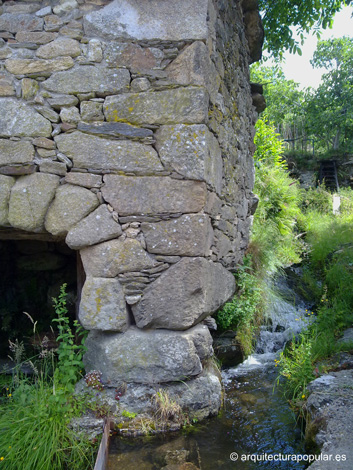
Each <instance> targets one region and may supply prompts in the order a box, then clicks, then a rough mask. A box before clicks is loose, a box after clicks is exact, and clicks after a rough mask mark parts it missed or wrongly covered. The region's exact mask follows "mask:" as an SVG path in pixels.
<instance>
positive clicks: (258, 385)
mask: <svg viewBox="0 0 353 470" xmlns="http://www.w3.org/2000/svg"><path fill="white" fill-rule="evenodd" d="M276 286H277V288H278V290H279V291H280V292H281V294H282V295H284V296H285V298H286V299H289V298H292V300H291V301H290V302H288V301H285V300H282V299H280V298H277V297H274V298H273V299H272V300H271V301H270V302H269V307H268V318H269V320H268V322H267V325H264V326H263V327H261V331H260V335H259V337H258V340H257V345H256V351H255V353H254V354H253V355H251V356H250V357H248V358H247V359H246V360H245V361H244V362H243V363H241V364H240V365H238V366H237V367H232V368H228V369H225V370H223V371H222V376H223V383H224V388H225V402H224V409H223V411H222V413H221V414H220V416H218V417H216V418H212V419H209V420H205V421H203V422H201V423H200V424H197V425H196V426H194V427H193V429H192V431H191V432H189V433H188V434H186V433H175V434H172V435H160V436H153V437H147V438H141V439H133V440H131V439H127V438H122V437H113V438H112V440H111V444H110V456H109V465H108V469H109V470H118V469H122V468H123V469H124V470H136V469H139V470H160V469H164V467H165V470H177V469H180V470H196V469H202V470H214V469H222V470H223V469H225V470H228V469H239V470H240V469H244V470H250V469H251V470H252V469H281V470H282V469H288V470H296V469H304V468H306V464H305V463H304V462H295V461H271V460H267V461H254V460H255V459H256V458H257V459H260V458H261V455H262V454H265V453H267V454H272V455H275V454H279V453H281V454H283V455H289V454H291V455H293V454H296V455H298V454H305V450H304V446H303V440H302V435H301V431H300V429H299V427H298V425H297V423H296V418H295V416H294V414H293V413H292V412H291V410H290V408H289V406H288V403H287V402H286V400H285V399H284V398H283V397H282V396H281V394H280V392H279V390H278V389H277V388H276V387H274V384H275V381H276V377H277V370H276V367H275V359H276V358H278V356H279V353H280V351H281V350H282V348H283V347H284V346H285V344H286V342H287V341H288V340H290V339H291V338H292V337H293V335H296V334H298V333H299V332H300V331H301V329H303V327H304V326H305V325H306V324H307V322H308V321H312V316H311V315H310V309H309V306H308V305H305V304H304V303H303V302H302V301H301V300H300V299H298V298H296V296H295V294H294V293H293V291H291V290H290V288H289V287H288V285H287V283H286V281H285V279H284V278H281V279H280V280H279V281H277V282H276ZM232 453H233V455H232V456H233V459H234V460H235V458H236V456H235V454H234V453H236V454H237V456H238V458H237V460H236V461H232V459H231V457H230V455H231V454H232ZM255 454H257V457H256V455H255ZM248 455H249V457H247V456H248ZM250 455H252V456H251V457H250ZM245 459H248V460H246V461H245Z"/></svg>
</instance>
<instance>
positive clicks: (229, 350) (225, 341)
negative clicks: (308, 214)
mask: <svg viewBox="0 0 353 470" xmlns="http://www.w3.org/2000/svg"><path fill="white" fill-rule="evenodd" d="M235 337H236V331H230V332H225V333H222V334H220V335H215V336H214V338H213V348H214V352H215V356H216V357H217V359H218V360H219V361H220V362H221V364H222V366H223V367H234V366H237V365H238V364H240V363H241V362H243V360H244V354H243V353H242V350H241V347H240V344H239V343H238V341H237V340H236V339H235Z"/></svg>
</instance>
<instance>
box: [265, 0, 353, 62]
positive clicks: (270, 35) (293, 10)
mask: <svg viewBox="0 0 353 470" xmlns="http://www.w3.org/2000/svg"><path fill="white" fill-rule="evenodd" d="M350 3H351V1H350V0H347V1H342V0H306V1H305V2H293V1H291V0H277V1H276V2H273V1H270V0H260V1H259V7H260V12H261V16H262V21H263V25H264V29H265V48H266V49H267V50H268V51H269V52H270V53H271V54H272V55H273V56H274V57H277V58H278V57H281V55H282V53H283V51H284V50H286V49H288V50H289V51H290V52H292V53H298V54H299V55H301V50H300V48H299V43H298V41H297V40H296V39H295V38H294V37H293V31H292V28H295V30H296V32H297V33H298V34H299V35H300V40H301V43H303V41H304V35H306V34H309V33H311V32H313V31H314V32H315V33H316V34H317V35H319V30H320V29H326V28H329V27H331V26H332V20H333V16H334V15H335V13H337V12H338V11H340V10H341V8H342V7H343V6H344V5H349V4H350Z"/></svg>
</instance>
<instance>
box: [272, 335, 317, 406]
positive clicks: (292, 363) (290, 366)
mask: <svg viewBox="0 0 353 470" xmlns="http://www.w3.org/2000/svg"><path fill="white" fill-rule="evenodd" d="M276 366H279V368H280V373H279V375H278V379H277V384H279V382H280V378H281V377H284V378H285V381H284V382H283V383H282V386H283V389H284V394H285V396H286V397H287V398H288V399H290V400H297V399H299V398H300V397H303V398H305V393H306V387H307V385H308V383H309V382H310V381H311V380H313V379H314V378H315V375H314V373H313V370H314V367H313V358H312V339H311V338H310V336H309V335H308V334H305V333H302V334H300V336H299V339H298V341H296V340H295V338H293V340H292V342H291V344H290V345H289V347H288V348H287V350H286V352H281V354H280V359H279V360H278V361H276ZM303 395H304V396H303Z"/></svg>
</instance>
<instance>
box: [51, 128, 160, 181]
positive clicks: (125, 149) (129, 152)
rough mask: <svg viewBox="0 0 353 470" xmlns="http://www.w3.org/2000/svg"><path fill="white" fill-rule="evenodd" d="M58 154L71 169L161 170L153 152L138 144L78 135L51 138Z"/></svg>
mask: <svg viewBox="0 0 353 470" xmlns="http://www.w3.org/2000/svg"><path fill="white" fill-rule="evenodd" d="M55 142H56V144H57V146H58V149H59V150H60V152H62V153H64V154H65V155H67V156H68V157H69V158H71V159H72V160H73V164H74V167H75V168H94V169H101V170H109V169H110V170H120V171H140V172H143V171H145V172H153V171H162V170H163V166H162V164H161V162H160V160H159V158H158V155H157V152H156V151H155V150H154V149H153V148H152V147H151V146H147V145H144V144H141V143H139V142H130V141H125V140H124V141H120V140H116V141H115V140H109V139H104V138H102V137H97V136H94V135H88V134H84V133H82V132H73V133H71V134H67V135H59V136H57V137H55Z"/></svg>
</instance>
